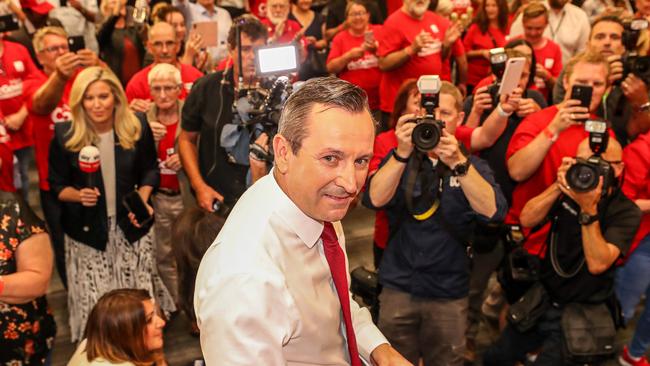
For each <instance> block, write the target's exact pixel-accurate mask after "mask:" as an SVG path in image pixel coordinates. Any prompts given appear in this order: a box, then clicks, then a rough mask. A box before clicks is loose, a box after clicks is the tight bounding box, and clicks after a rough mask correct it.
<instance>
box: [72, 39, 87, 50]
mask: <svg viewBox="0 0 650 366" xmlns="http://www.w3.org/2000/svg"><path fill="white" fill-rule="evenodd" d="M68 48H69V49H70V52H77V51H79V50H83V49H84V48H86V41H85V40H84V36H74V37H68Z"/></svg>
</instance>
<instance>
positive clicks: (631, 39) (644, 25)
mask: <svg viewBox="0 0 650 366" xmlns="http://www.w3.org/2000/svg"><path fill="white" fill-rule="evenodd" d="M645 29H648V21H647V20H646V19H632V20H628V21H626V22H624V23H623V36H622V43H623V46H625V50H626V52H625V55H623V58H622V62H623V77H622V78H621V80H622V79H625V78H626V77H627V76H628V75H629V74H630V73H632V74H634V75H636V76H637V77H639V78H640V79H641V80H643V81H644V82H646V83H647V82H650V56H639V55H638V52H637V50H636V48H637V42H638V41H639V36H640V35H641V32H642V31H643V30H645Z"/></svg>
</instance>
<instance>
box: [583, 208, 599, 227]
mask: <svg viewBox="0 0 650 366" xmlns="http://www.w3.org/2000/svg"><path fill="white" fill-rule="evenodd" d="M596 221H598V214H596V215H593V216H591V215H589V214H588V213H585V212H582V211H580V213H579V214H578V223H579V224H580V225H591V224H592V223H594V222H596Z"/></svg>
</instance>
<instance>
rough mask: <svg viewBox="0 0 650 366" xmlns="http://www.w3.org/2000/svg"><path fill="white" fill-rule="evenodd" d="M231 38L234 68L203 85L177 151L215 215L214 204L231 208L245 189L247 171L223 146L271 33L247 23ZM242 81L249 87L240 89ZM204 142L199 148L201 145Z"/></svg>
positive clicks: (194, 93)
mask: <svg viewBox="0 0 650 366" xmlns="http://www.w3.org/2000/svg"><path fill="white" fill-rule="evenodd" d="M240 19H241V20H236V21H235V22H234V24H235V26H233V27H232V28H230V32H229V33H228V48H229V53H230V57H231V59H232V60H233V63H232V65H233V66H232V67H229V68H227V69H226V70H224V71H221V72H216V73H212V74H209V75H206V76H204V77H202V78H200V79H198V80H197V81H196V82H195V83H194V87H193V88H192V90H191V91H190V94H189V95H188V96H187V99H186V100H185V106H184V107H183V112H182V118H181V132H180V135H179V137H178V147H179V153H180V156H181V161H182V163H183V168H184V169H185V172H186V174H187V176H188V178H189V180H190V184H191V186H192V188H193V189H194V192H195V194H196V200H197V203H198V205H199V206H200V207H201V208H203V209H205V210H207V211H212V210H213V204H214V203H215V201H219V202H225V204H226V205H228V206H231V205H232V204H233V203H234V202H235V201H236V200H237V199H238V198H239V196H241V195H242V194H243V193H244V190H245V189H246V174H247V172H248V166H246V165H242V164H236V163H233V162H231V161H230V160H229V159H228V154H227V153H226V151H225V150H224V148H223V147H221V146H220V140H219V136H221V132H222V130H223V127H224V125H226V124H228V123H232V122H233V120H234V115H233V110H232V105H233V101H234V99H235V98H236V97H239V96H236V95H235V90H238V89H236V88H242V89H245V88H246V87H247V85H253V84H254V83H255V82H256V81H257V79H256V76H255V53H254V51H253V47H256V46H263V45H264V44H265V43H266V39H267V31H266V27H265V26H264V25H262V23H260V21H259V20H257V19H255V18H251V17H242V18H240ZM236 27H239V30H240V33H241V44H240V46H239V48H241V57H242V60H241V64H242V68H243V70H239V62H238V61H239V49H238V47H237V45H236ZM240 75H241V77H242V80H244V82H245V83H246V85H239V79H240ZM199 139H200V142H199Z"/></svg>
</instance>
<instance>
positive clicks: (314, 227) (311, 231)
mask: <svg viewBox="0 0 650 366" xmlns="http://www.w3.org/2000/svg"><path fill="white" fill-rule="evenodd" d="M274 170H275V169H271V172H269V174H268V175H267V177H265V178H267V179H269V180H270V186H271V187H270V188H271V194H272V196H273V197H275V204H276V208H275V212H276V213H277V214H278V216H280V217H281V218H282V220H283V221H284V222H285V223H286V224H287V226H288V227H289V229H290V230H291V231H293V232H295V233H296V235H298V237H299V238H300V239H301V240H302V242H303V243H305V245H306V246H307V247H308V248H312V247H313V246H314V245H316V243H317V242H318V239H320V236H321V234H322V233H323V223H322V222H320V221H317V220H314V219H312V218H311V217H309V216H307V214H305V213H304V212H302V210H300V208H298V206H296V204H295V203H294V202H293V201H292V200H291V199H290V198H289V196H287V195H286V193H284V191H283V190H282V188H280V186H279V185H278V182H277V181H276V180H275V176H274V175H273V172H274Z"/></svg>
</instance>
